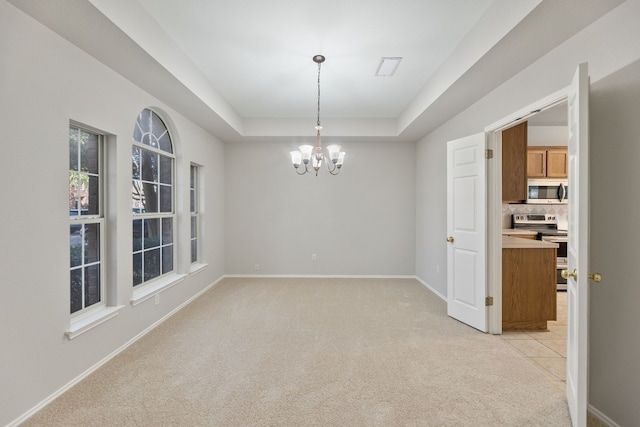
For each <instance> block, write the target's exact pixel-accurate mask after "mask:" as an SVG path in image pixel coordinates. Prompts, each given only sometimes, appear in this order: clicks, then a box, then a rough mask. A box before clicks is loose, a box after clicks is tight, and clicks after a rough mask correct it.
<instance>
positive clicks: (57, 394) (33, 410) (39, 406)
mask: <svg viewBox="0 0 640 427" xmlns="http://www.w3.org/2000/svg"><path fill="white" fill-rule="evenodd" d="M222 279H224V276H221V277H219V278H218V279H217V280H216V281H214V282H212V283H211V284H210V285H208V286H207V287H205V288H204V289H202V290H201V291H200V292H198V293H197V294H195V295H193V296H192V297H191V298H189V299H188V300H186V301H185V302H183V303H182V304H180V305H179V306H178V307H176V308H174V309H173V310H171V311H170V312H169V313H167V314H166V315H164V316H163V317H162V318H160V319H159V320H157V321H156V322H154V323H153V324H152V325H151V326H149V327H148V328H146V329H145V330H143V331H142V332H140V333H139V334H138V335H136V336H134V337H133V338H131V339H130V340H129V341H127V342H126V343H124V344H123V345H121V346H120V347H119V348H117V349H116V350H115V351H113V352H112V353H111V354H109V355H107V356H106V357H104V358H103V359H102V360H100V361H99V362H98V363H96V364H95V365H93V366H91V367H90V368H89V369H87V370H86V371H84V372H83V373H81V374H80V375H78V376H77V377H75V378H74V379H72V380H71V381H69V382H68V383H66V384H65V385H64V386H62V387H60V388H59V389H58V390H56V391H55V392H54V393H52V394H51V395H49V397H47V398H46V399H44V400H43V401H41V402H40V403H38V404H37V405H36V406H34V407H33V408H31V409H29V410H28V411H27V412H25V413H24V414H22V415H20V416H19V417H18V418H16V419H15V420H13V421H12V422H10V423H9V424H7V427H17V426H18V425H20V424H22V423H23V422H25V421H26V420H28V419H29V418H30V417H31V416H33V415H34V414H35V413H36V412H38V411H40V410H41V409H42V408H44V407H45V406H47V405H48V404H49V403H51V402H53V401H54V400H55V399H57V398H58V397H60V396H61V395H62V394H63V393H64V392H66V391H67V390H69V389H70V388H71V387H73V386H74V385H76V384H78V383H79V382H80V381H82V380H83V379H85V378H86V377H88V376H89V375H91V374H92V373H93V372H95V371H96V370H97V369H98V368H100V367H101V366H102V365H104V364H105V363H107V362H108V361H110V360H111V359H113V358H114V357H116V356H117V355H118V354H120V353H122V352H123V351H124V350H126V349H127V348H128V347H129V346H131V345H132V344H134V343H135V342H136V341H138V340H139V339H140V338H142V337H143V336H145V335H146V334H148V333H149V332H151V331H152V330H153V329H155V328H156V327H158V326H159V325H160V324H162V323H163V322H164V321H165V320H167V319H168V318H170V317H171V316H173V315H174V314H176V313H177V312H178V311H180V310H182V309H183V308H184V307H186V306H187V305H188V304H190V303H192V302H193V301H194V300H195V299H196V298H198V297H200V296H201V295H202V294H204V293H205V292H207V291H208V290H209V289H211V288H213V287H214V286H216V285H217V284H218V283H220V281H221V280H222Z"/></svg>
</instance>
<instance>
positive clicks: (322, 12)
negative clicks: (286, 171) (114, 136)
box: [8, 0, 622, 142]
mask: <svg viewBox="0 0 640 427" xmlns="http://www.w3.org/2000/svg"><path fill="white" fill-rule="evenodd" d="M8 1H9V2H10V3H12V4H14V5H15V6H17V7H18V8H20V9H22V10H23V11H25V12H26V13H28V14H30V15H31V16H33V17H34V18H35V19H37V20H39V21H40V22H42V23H43V24H45V25H47V26H48V27H50V28H51V29H53V30H54V31H56V32H57V33H58V34H60V35H61V36H63V37H65V38H67V39H68V40H69V41H71V42H72V43H74V44H76V45H77V46H78V47H80V48H81V49H83V50H85V51H86V52H88V53H89V54H91V55H93V56H94V57H96V58H97V59H98V60H100V61H102V62H103V63H105V64H106V65H107V66H109V67H111V68H113V69H114V70H115V71H117V72H119V73H120V74H122V75H124V76H125V77H127V78H128V79H130V80H131V81H133V82H134V83H136V84H138V85H139V86H141V87H142V88H144V89H146V90H148V91H149V92H151V93H152V94H154V95H155V96H157V97H158V98H160V99H161V100H162V101H163V102H165V103H167V104H168V105H170V106H171V107H172V108H174V109H175V110H177V111H179V112H180V113H182V114H184V115H185V116H187V117H189V118H191V119H192V120H193V121H195V122H196V123H198V124H199V125H200V126H202V127H203V128H205V129H207V130H209V131H210V132H211V133H213V134H215V135H217V136H218V137H220V138H221V139H223V140H225V141H230V142H233V141H243V140H287V139H289V140H291V141H294V140H296V141H300V138H305V137H307V136H308V137H309V138H310V139H312V138H313V135H314V129H313V127H314V125H315V118H316V108H317V98H316V97H317V86H316V85H317V65H316V64H315V63H313V62H312V59H311V58H312V57H313V55H315V54H322V55H325V56H326V58H327V60H326V62H325V63H324V64H323V65H322V74H321V94H322V96H321V119H322V125H323V126H324V129H323V134H324V135H325V136H329V137H333V138H340V139H342V140H345V139H350V140H354V141H357V140H371V139H374V138H375V139H377V140H380V141H389V142H393V141H416V140H417V139H419V138H421V137H422V136H424V135H426V134H427V133H428V132H430V131H431V130H433V129H434V128H435V127H437V126H438V125H440V124H441V123H443V122H444V121H446V120H447V119H448V118H450V117H451V116H453V115H455V114H457V113H459V112H460V111H462V110H463V109H465V108H467V107H468V106H469V105H471V104H472V103H473V102H475V101H477V100H478V99H480V98H481V97H483V96H484V95H486V94H487V93H489V92H490V91H491V90H493V89H494V88H496V87H497V86H498V85H500V84H501V83H502V82H503V81H505V80H506V79H508V78H510V77H512V76H513V75H515V74H517V73H518V72H519V71H520V70H522V69H523V68H525V67H526V66H528V65H530V64H531V63H532V62H534V61H535V60H536V59H538V58H540V57H541V56H542V55H544V54H545V53H546V52H548V51H549V50H551V49H552V48H554V47H555V46H557V45H558V44H560V43H562V42H563V41H565V40H566V39H568V38H569V37H571V36H572V35H573V34H575V33H576V32H578V31H580V30H581V29H583V28H584V27H586V26H587V25H589V24H590V23H591V22H593V21H594V20H596V19H597V18H598V17H600V16H602V15H603V14H604V13H606V12H607V11H609V10H611V9H612V8H614V7H615V6H617V5H618V4H620V3H621V2H622V0H586V1H585V0H562V1H560V0H544V1H543V0H518V1H513V0H395V1H393V2H389V1H382V0H325V1H323V2H318V1H315V2H311V1H310V0H270V1H268V2H267V1H263V0H234V1H228V0H181V1H180V2H176V1H175V0H47V1H42V0H8ZM382 56H401V57H403V59H402V62H401V63H400V66H399V68H398V70H397V72H396V74H395V75H394V76H393V77H375V76H374V73H375V70H376V67H377V65H378V63H379V61H380V58H381V57H382Z"/></svg>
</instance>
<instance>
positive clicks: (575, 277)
mask: <svg viewBox="0 0 640 427" xmlns="http://www.w3.org/2000/svg"><path fill="white" fill-rule="evenodd" d="M560 275H561V276H562V278H563V279H565V280H567V279H569V277H573V280H578V270H576V269H574V270H573V271H572V272H569V270H562V271H561V272H560Z"/></svg>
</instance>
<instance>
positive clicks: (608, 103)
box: [589, 61, 640, 426]
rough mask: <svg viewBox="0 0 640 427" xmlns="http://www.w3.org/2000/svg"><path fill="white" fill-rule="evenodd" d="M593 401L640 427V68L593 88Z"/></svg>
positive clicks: (625, 423) (637, 64) (622, 420)
mask: <svg viewBox="0 0 640 427" xmlns="http://www.w3.org/2000/svg"><path fill="white" fill-rule="evenodd" d="M590 114H591V155H590V180H591V191H590V194H591V198H590V214H591V233H590V239H591V240H590V256H589V258H590V260H589V264H590V268H591V269H590V272H599V273H601V274H602V277H603V281H602V283H600V284H595V283H591V284H590V295H589V297H590V300H591V304H590V315H589V328H590V329H589V330H590V335H589V340H590V341H589V373H590V375H589V387H590V391H589V401H590V402H591V404H592V405H594V406H595V407H596V408H598V409H599V410H600V411H602V412H604V413H605V414H606V415H608V416H609V417H610V418H611V419H612V420H613V421H615V422H616V423H617V424H618V425H620V426H631V425H638V422H640V405H638V397H639V396H640V369H638V361H640V339H638V329H639V326H640V310H638V306H637V304H638V302H639V301H640V286H639V284H640V283H639V281H638V273H637V272H638V254H640V250H639V249H638V242H639V241H640V231H639V230H640V229H639V228H638V224H637V218H638V217H640V198H639V197H638V190H637V186H638V183H640V168H638V159H640V121H639V120H638V115H639V114H640V61H638V62H635V63H633V64H632V65H630V66H628V67H625V68H623V69H622V70H620V71H619V72H616V73H615V74H612V75H611V76H609V77H607V78H605V79H602V80H600V81H598V82H596V83H595V84H593V85H592V86H591V108H590Z"/></svg>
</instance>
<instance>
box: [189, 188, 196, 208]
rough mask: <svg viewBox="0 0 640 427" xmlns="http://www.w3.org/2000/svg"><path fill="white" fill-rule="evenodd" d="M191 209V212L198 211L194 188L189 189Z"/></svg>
mask: <svg viewBox="0 0 640 427" xmlns="http://www.w3.org/2000/svg"><path fill="white" fill-rule="evenodd" d="M189 210H190V211H191V212H195V211H196V190H193V189H191V191H189Z"/></svg>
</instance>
